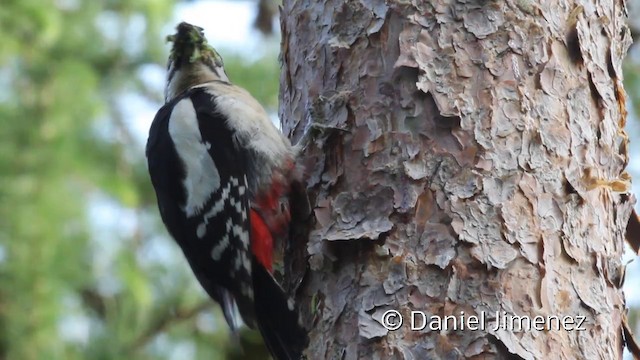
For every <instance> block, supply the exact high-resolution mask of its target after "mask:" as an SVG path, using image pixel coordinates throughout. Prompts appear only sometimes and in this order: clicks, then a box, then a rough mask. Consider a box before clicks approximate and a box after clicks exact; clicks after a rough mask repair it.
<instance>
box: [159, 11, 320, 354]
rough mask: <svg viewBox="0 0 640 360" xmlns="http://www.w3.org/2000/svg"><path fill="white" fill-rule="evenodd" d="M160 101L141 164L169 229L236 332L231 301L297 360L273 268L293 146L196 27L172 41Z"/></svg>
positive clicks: (278, 349)
mask: <svg viewBox="0 0 640 360" xmlns="http://www.w3.org/2000/svg"><path fill="white" fill-rule="evenodd" d="M169 40H171V41H173V43H174V45H173V49H172V51H171V55H170V57H169V66H168V82H167V87H166V89H165V105H164V106H163V107H162V108H161V109H160V110H159V111H158V113H157V114H156V117H155V119H154V121H153V123H152V125H151V129H150V131H149V139H148V142H147V149H146V154H147V160H148V167H149V174H150V177H151V181H152V183H153V186H154V189H155V191H156V195H157V199H158V207H159V209H160V214H161V217H162V220H163V222H164V223H165V225H166V227H167V230H168V231H169V233H170V234H171V236H172V237H173V238H174V239H175V240H176V242H177V243H178V244H179V245H180V247H181V248H182V250H183V252H184V254H185V256H186V258H187V260H188V262H189V265H190V266H191V268H192V270H193V272H194V274H195V275H196V278H197V279H198V281H199V282H200V284H201V285H202V286H203V288H204V289H205V290H206V291H207V293H208V294H209V295H210V296H211V297H212V298H213V299H214V300H216V301H217V302H218V303H220V305H221V307H222V309H223V312H224V315H225V318H226V320H227V322H228V323H229V326H230V327H231V328H232V330H233V331H235V330H236V328H237V327H238V322H239V321H238V319H236V317H235V314H236V310H235V309H236V306H237V308H238V310H239V312H240V314H241V315H242V319H243V320H244V322H245V323H246V324H247V325H248V326H250V327H254V328H255V327H257V328H258V329H259V330H260V331H261V333H262V335H263V337H264V339H265V343H266V344H267V346H268V348H269V350H270V351H271V352H272V354H273V356H274V357H275V358H276V359H299V358H300V357H301V353H302V350H303V349H304V347H305V346H306V342H307V338H306V333H305V331H304V330H303V328H302V327H301V326H300V324H299V322H298V314H297V311H296V309H295V307H294V306H292V305H290V303H291V302H290V301H288V300H289V299H288V298H287V296H286V294H285V293H284V291H283V290H282V288H281V287H280V286H279V285H278V283H277V282H276V281H275V279H274V278H273V276H272V275H271V273H270V270H271V267H272V256H273V255H272V252H273V246H274V241H275V240H277V239H278V238H280V237H283V236H285V235H286V228H287V225H288V221H289V219H290V218H289V213H288V207H287V205H286V201H284V202H283V200H282V199H286V197H287V193H288V191H289V185H290V181H291V178H292V177H294V176H295V174H296V171H295V167H294V163H295V159H294V156H295V152H294V150H293V148H292V147H291V144H290V143H289V141H288V139H286V138H285V137H284V136H283V135H282V134H281V133H280V132H279V131H278V130H277V129H276V128H275V126H274V125H273V124H272V123H271V121H270V120H269V117H268V115H267V113H266V112H265V111H264V109H263V108H262V106H260V104H259V103H258V102H257V101H256V100H255V99H254V98H253V97H252V96H251V95H250V94H249V93H248V92H247V91H246V90H244V89H242V88H239V87H237V86H235V85H233V84H231V83H230V82H229V79H228V78H227V75H226V73H225V71H224V67H223V63H222V59H221V58H220V56H219V55H218V54H217V52H215V50H214V49H213V48H211V47H210V46H208V45H207V42H206V39H205V38H204V35H203V33H202V29H201V28H198V27H195V26H192V25H189V24H187V23H181V24H180V25H178V28H177V33H176V34H175V35H173V36H172V37H170V38H169Z"/></svg>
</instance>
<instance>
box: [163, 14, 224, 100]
mask: <svg viewBox="0 0 640 360" xmlns="http://www.w3.org/2000/svg"><path fill="white" fill-rule="evenodd" d="M176 30H177V32H176V33H175V34H174V35H169V36H167V41H169V42H172V43H173V47H172V48H171V53H170V54H169V63H168V64H167V87H166V89H165V101H167V102H169V101H170V100H171V99H173V98H174V97H175V96H177V95H178V94H180V93H181V92H183V91H185V90H187V89H189V88H190V87H192V86H195V85H199V84H203V83H205V82H208V81H212V80H222V81H226V82H229V78H228V77H227V74H226V73H225V71H224V64H223V63H222V57H221V56H220V55H219V54H218V52H216V50H215V49H214V48H213V47H211V46H210V45H209V44H208V43H207V39H206V38H205V37H204V32H203V29H202V28H201V27H198V26H194V25H191V24H188V23H186V22H182V23H180V24H178V26H177V28H176Z"/></svg>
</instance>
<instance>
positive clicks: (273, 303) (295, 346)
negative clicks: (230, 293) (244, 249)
mask: <svg viewBox="0 0 640 360" xmlns="http://www.w3.org/2000/svg"><path fill="white" fill-rule="evenodd" d="M253 263H254V266H253V270H252V277H253V283H254V297H255V311H256V323H257V324H258V329H259V330H260V333H261V334H262V337H263V338H264V342H265V344H266V345H267V348H268V349H269V351H270V352H271V354H272V355H273V357H274V359H276V360H300V359H301V358H302V351H303V350H304V349H305V348H306V347H307V343H308V338H307V332H306V330H305V329H304V328H303V327H302V326H301V325H300V322H299V321H298V311H297V310H296V308H295V306H293V303H291V304H290V303H289V300H288V298H287V295H286V294H285V292H284V290H282V288H281V287H280V285H278V283H277V282H276V280H275V279H274V278H273V276H271V274H270V273H269V272H268V271H267V270H266V269H265V268H264V267H263V266H261V265H259V263H258V262H257V261H256V260H255V259H254V262H253Z"/></svg>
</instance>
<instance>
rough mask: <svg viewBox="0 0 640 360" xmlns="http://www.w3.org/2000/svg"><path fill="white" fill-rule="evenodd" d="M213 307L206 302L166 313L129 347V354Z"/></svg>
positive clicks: (211, 303)
mask: <svg viewBox="0 0 640 360" xmlns="http://www.w3.org/2000/svg"><path fill="white" fill-rule="evenodd" d="M212 305H213V302H212V301H209V300H206V301H203V302H201V303H200V304H197V305H195V306H194V307H192V308H178V309H177V310H176V311H175V312H174V311H167V312H165V314H164V316H160V317H159V318H157V319H156V320H155V322H152V324H151V326H149V328H148V329H147V330H146V331H144V332H143V333H142V334H140V336H138V337H137V338H136V339H135V340H134V341H133V342H132V343H131V345H130V346H129V349H128V352H132V353H133V352H136V351H138V350H139V349H140V348H142V347H143V346H144V345H146V344H147V343H148V342H149V341H151V340H153V339H154V338H155V337H156V336H158V335H159V334H160V333H162V332H163V331H165V330H166V329H168V328H169V327H171V326H172V325H175V324H177V323H180V322H182V321H187V320H191V319H193V318H194V317H196V316H198V315H199V314H200V313H202V312H203V311H205V310H207V309H209V308H210V307H211V306H212Z"/></svg>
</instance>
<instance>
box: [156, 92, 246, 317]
mask: <svg viewBox="0 0 640 360" xmlns="http://www.w3.org/2000/svg"><path fill="white" fill-rule="evenodd" d="M233 137H234V134H233V133H232V131H231V130H230V129H228V127H227V125H226V122H225V119H224V118H223V117H222V116H220V115H219V114H218V113H217V112H216V109H215V103H214V101H213V98H212V96H211V95H209V94H208V93H206V92H205V91H204V90H203V89H194V90H190V91H188V92H186V93H185V94H183V95H182V96H179V97H177V98H176V99H174V100H173V101H171V102H170V103H168V104H166V105H165V106H163V107H162V108H161V109H160V110H159V111H158V113H157V114H156V117H155V119H154V121H153V123H152V125H151V129H150V132H149V140H148V142H147V150H146V153H147V161H148V167H149V174H150V176H151V181H152V183H153V186H154V188H155V191H156V195H157V199H158V207H159V209H160V215H161V217H162V220H163V222H164V223H165V225H166V227H167V229H168V231H169V233H170V234H171V235H172V237H173V238H174V239H175V241H176V242H177V243H178V244H179V245H180V247H181V248H182V250H183V252H184V254H185V256H186V258H187V260H188V261H189V265H190V266H191V268H192V270H193V272H194V274H195V275H196V277H197V279H198V281H199V282H200V284H201V285H202V286H203V288H204V289H205V290H206V291H207V293H209V295H210V296H211V297H212V298H214V299H215V300H216V301H217V302H219V303H220V304H221V305H222V307H223V309H224V310H225V316H226V317H227V321H228V322H229V325H230V326H232V327H234V326H236V322H235V321H234V320H233V319H232V318H231V317H232V316H233V305H232V304H228V302H229V299H231V298H230V297H229V296H226V294H225V292H226V291H229V292H230V293H231V294H233V298H235V301H236V302H237V303H238V307H239V309H240V311H241V314H242V315H243V318H244V320H245V322H246V323H248V324H249V325H254V324H253V323H252V322H253V320H254V318H255V315H254V312H255V310H254V307H253V286H252V283H253V282H252V280H251V253H250V250H249V249H250V239H249V230H250V224H249V218H248V209H249V206H248V198H247V191H246V178H245V174H244V170H243V169H244V165H243V161H244V160H243V154H242V152H241V151H238V150H237V148H236V146H235V145H234V144H233Z"/></svg>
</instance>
